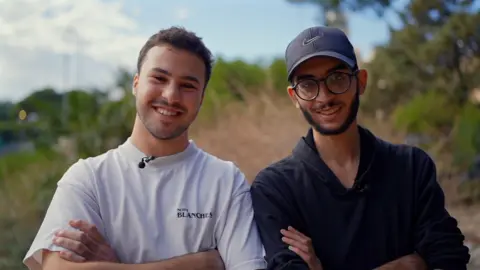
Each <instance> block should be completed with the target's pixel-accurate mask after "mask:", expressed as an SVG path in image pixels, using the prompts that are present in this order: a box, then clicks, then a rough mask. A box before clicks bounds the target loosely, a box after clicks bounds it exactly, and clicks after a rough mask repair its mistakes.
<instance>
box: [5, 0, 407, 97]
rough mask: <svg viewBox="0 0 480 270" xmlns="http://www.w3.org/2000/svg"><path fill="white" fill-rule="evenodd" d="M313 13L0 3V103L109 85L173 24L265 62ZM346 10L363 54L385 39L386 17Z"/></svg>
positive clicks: (311, 9)
mask: <svg viewBox="0 0 480 270" xmlns="http://www.w3.org/2000/svg"><path fill="white" fill-rule="evenodd" d="M398 1H400V2H405V1H406V0H398ZM318 12H319V10H318V9H317V8H316V7H315V6H312V5H294V4H290V3H287V2H286V0H261V1H260V0H208V1H207V0H176V1H166V0H141V1H140V0H82V1H64V0H49V1H31V0H0V25H1V26H2V27H0V74H1V76H0V100H13V101H17V100H20V99H22V98H24V97H25V96H27V95H28V94H30V93H31V92H32V91H34V90H37V89H40V88H42V87H46V86H51V87H54V88H55V89H58V90H59V91H65V89H71V88H73V87H102V88H103V87H109V86H111V85H112V84H113V80H114V78H115V71H116V70H117V68H118V67H119V66H123V67H126V68H128V69H131V70H133V69H134V65H135V62H136V58H137V56H138V52H139V50H140V48H141V47H142V46H143V44H144V43H145V41H146V40H147V39H148V37H149V36H150V35H152V34H153V33H155V32H156V31H158V30H159V29H161V28H167V27H169V26H172V25H177V26H184V27H185V28H187V29H189V30H192V31H194V32H196V33H197V34H198V35H199V36H201V37H203V39H204V41H205V43H206V45H207V46H208V47H209V48H210V49H211V51H212V52H213V53H214V54H215V55H216V56H218V55H221V56H224V57H226V58H227V59H232V58H242V59H245V60H248V61H255V60H263V61H265V60H267V61H268V60H270V59H272V58H273V57H282V56H283V54H284V50H285V48H286V46H287V44H288V42H289V41H290V40H291V39H292V38H294V37H295V36H296V35H297V34H298V33H299V32H301V31H302V30H303V29H305V28H308V27H311V26H313V25H317V24H318V22H317V21H316V18H317V17H318V14H319V13H318ZM347 15H348V20H349V30H350V31H349V32H350V38H351V40H352V43H353V44H354V46H355V47H357V48H359V49H360V51H361V53H362V56H363V57H368V55H369V54H370V52H371V50H372V48H373V47H374V46H375V45H376V44H381V43H384V42H385V41H386V40H387V39H388V29H387V24H386V22H385V20H387V21H390V22H394V18H392V17H391V16H388V15H387V17H386V18H383V19H379V18H377V17H376V16H375V15H374V14H373V13H372V12H362V13H349V14H347ZM67 29H73V33H74V34H72V32H71V33H70V38H67V37H65V33H66V32H67ZM77 44H83V45H79V46H77Z"/></svg>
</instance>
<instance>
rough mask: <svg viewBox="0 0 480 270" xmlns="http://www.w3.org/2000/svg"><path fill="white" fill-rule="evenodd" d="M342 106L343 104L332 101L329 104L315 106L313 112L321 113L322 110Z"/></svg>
mask: <svg viewBox="0 0 480 270" xmlns="http://www.w3.org/2000/svg"><path fill="white" fill-rule="evenodd" d="M341 104H342V103H341V102H338V101H335V100H331V101H329V102H324V103H318V104H315V105H314V106H312V108H311V110H314V111H321V110H324V109H327V108H329V107H333V106H336V105H341Z"/></svg>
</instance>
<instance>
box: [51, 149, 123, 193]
mask: <svg viewBox="0 0 480 270" xmlns="http://www.w3.org/2000/svg"><path fill="white" fill-rule="evenodd" d="M114 153H115V150H110V151H108V152H105V153H103V154H100V155H98V156H94V157H88V158H80V159H78V160H77V161H76V162H74V163H73V164H72V165H70V167H69V168H68V169H67V170H66V172H65V174H64V175H63V177H62V178H61V179H60V180H59V181H58V185H63V184H70V185H74V186H77V187H84V188H85V187H89V186H92V185H95V182H96V179H97V178H98V176H99V174H100V173H101V170H102V169H103V168H106V167H109V166H105V165H106V164H109V163H111V162H112V160H113V159H114V158H115V155H114Z"/></svg>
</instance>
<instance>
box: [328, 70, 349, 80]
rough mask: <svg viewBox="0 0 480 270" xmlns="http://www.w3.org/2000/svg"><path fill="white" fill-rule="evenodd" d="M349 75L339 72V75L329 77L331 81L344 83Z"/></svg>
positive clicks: (334, 74) (333, 74)
mask: <svg viewBox="0 0 480 270" xmlns="http://www.w3.org/2000/svg"><path fill="white" fill-rule="evenodd" d="M347 76H348V75H347V74H345V73H340V72H337V73H332V74H331V75H330V76H329V79H330V80H332V81H343V80H345V79H346V77H347Z"/></svg>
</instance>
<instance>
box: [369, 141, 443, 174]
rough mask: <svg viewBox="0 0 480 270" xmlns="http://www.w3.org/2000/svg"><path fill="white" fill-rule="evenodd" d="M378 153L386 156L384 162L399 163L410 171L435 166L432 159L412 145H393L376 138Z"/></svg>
mask: <svg viewBox="0 0 480 270" xmlns="http://www.w3.org/2000/svg"><path fill="white" fill-rule="evenodd" d="M377 142H378V144H377V145H378V146H379V148H380V152H381V153H383V154H384V155H387V156H388V158H387V159H386V160H389V159H390V160H392V161H394V162H399V164H402V165H406V166H408V167H411V168H412V169H416V168H419V167H421V166H424V165H429V166H435V163H434V161H433V159H432V157H431V156H430V155H429V154H428V153H427V152H426V151H425V150H423V149H421V148H420V147H417V146H413V145H407V144H395V143H391V142H387V141H384V140H382V139H379V138H377Z"/></svg>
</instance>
